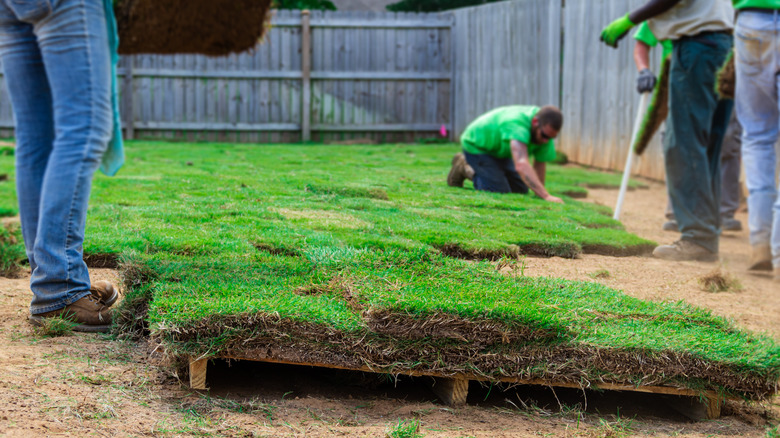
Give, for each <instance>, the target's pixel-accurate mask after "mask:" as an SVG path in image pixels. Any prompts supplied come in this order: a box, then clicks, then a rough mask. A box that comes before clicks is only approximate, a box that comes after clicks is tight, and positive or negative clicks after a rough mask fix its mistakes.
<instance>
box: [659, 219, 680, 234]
mask: <svg viewBox="0 0 780 438" xmlns="http://www.w3.org/2000/svg"><path fill="white" fill-rule="evenodd" d="M661 229H663V230H664V231H674V232H675V233H679V232H680V227H679V226H677V221H676V220H674V219H671V220H668V221H666V222H664V225H663V226H662V227H661Z"/></svg>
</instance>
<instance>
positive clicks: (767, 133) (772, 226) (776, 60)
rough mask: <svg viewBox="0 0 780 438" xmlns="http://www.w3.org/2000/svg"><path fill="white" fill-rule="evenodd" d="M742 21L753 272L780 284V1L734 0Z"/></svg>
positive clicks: (739, 45)
mask: <svg viewBox="0 0 780 438" xmlns="http://www.w3.org/2000/svg"><path fill="white" fill-rule="evenodd" d="M734 7H735V8H736V9H737V11H738V13H739V15H738V18H737V26H736V30H735V32H734V33H735V46H736V47H735V52H736V53H735V55H734V62H735V67H736V69H737V89H736V93H735V95H736V96H735V99H736V107H737V117H738V118H739V122H740V123H741V124H742V129H743V130H744V134H743V136H742V160H743V162H744V163H745V173H746V181H747V187H748V224H749V226H750V244H751V246H752V257H751V262H750V269H752V270H757V271H771V270H773V269H774V279H775V282H780V197H778V190H779V188H778V187H777V185H776V184H777V180H776V174H777V171H778V169H777V155H776V151H775V143H776V141H777V137H778V128H779V126H778V117H780V110H778V92H780V90H778V82H777V81H778V78H777V74H778V69H780V41H778V38H780V0H734Z"/></svg>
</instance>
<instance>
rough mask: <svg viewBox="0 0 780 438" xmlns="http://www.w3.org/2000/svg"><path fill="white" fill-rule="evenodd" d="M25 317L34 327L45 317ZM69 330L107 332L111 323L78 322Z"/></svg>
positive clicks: (43, 320)
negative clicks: (92, 323) (90, 323)
mask: <svg viewBox="0 0 780 438" xmlns="http://www.w3.org/2000/svg"><path fill="white" fill-rule="evenodd" d="M114 301H116V300H114ZM27 319H28V320H29V321H30V324H32V325H34V326H36V327H41V326H43V325H44V324H45V322H46V319H47V318H44V317H42V316H36V315H30V316H28V317H27ZM71 330H73V331H74V332H81V333H108V331H109V330H111V325H89V324H79V325H77V326H75V327H73V328H72V329H71Z"/></svg>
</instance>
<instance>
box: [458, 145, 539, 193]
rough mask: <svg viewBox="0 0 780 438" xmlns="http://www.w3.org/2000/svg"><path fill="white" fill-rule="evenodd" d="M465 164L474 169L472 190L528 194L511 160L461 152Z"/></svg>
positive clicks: (526, 187)
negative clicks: (464, 157) (464, 158)
mask: <svg viewBox="0 0 780 438" xmlns="http://www.w3.org/2000/svg"><path fill="white" fill-rule="evenodd" d="M463 155H465V156H466V162H467V163H469V166H471V168H472V169H474V189H476V190H481V191H485V192H494V193H522V194H526V193H528V186H526V185H525V183H524V182H523V179H522V178H520V174H519V173H517V170H516V169H515V163H514V162H513V161H512V159H511V158H496V157H491V156H490V155H484V154H470V153H468V152H466V151H463Z"/></svg>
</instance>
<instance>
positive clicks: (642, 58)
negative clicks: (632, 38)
mask: <svg viewBox="0 0 780 438" xmlns="http://www.w3.org/2000/svg"><path fill="white" fill-rule="evenodd" d="M634 63H635V64H636V69H637V70H639V76H637V78H636V91H638V92H639V94H642V93H650V92H652V91H653V88H655V81H656V77H655V75H654V74H653V72H652V71H651V70H650V46H649V45H647V44H646V43H644V42H642V41H637V42H636V44H634Z"/></svg>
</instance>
